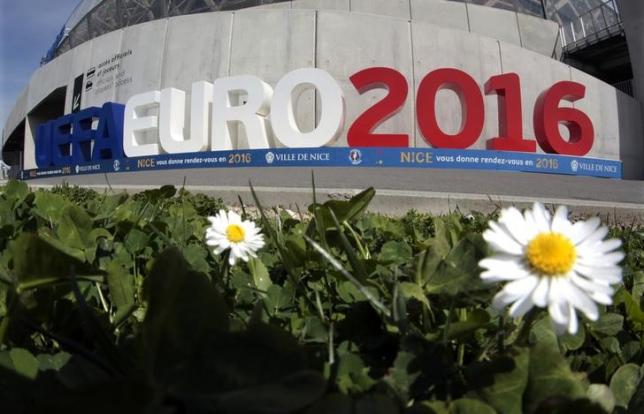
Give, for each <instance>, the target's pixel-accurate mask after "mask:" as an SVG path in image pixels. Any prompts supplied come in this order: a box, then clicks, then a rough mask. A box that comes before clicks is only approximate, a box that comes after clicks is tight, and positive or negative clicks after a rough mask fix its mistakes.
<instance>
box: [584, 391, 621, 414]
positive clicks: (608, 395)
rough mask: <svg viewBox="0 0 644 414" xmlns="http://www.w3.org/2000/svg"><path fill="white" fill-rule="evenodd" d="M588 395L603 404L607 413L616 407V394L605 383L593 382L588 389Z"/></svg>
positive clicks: (590, 398)
mask: <svg viewBox="0 0 644 414" xmlns="http://www.w3.org/2000/svg"><path fill="white" fill-rule="evenodd" d="M586 397H588V399H589V400H590V401H593V402H595V403H597V404H599V405H601V407H602V408H603V409H604V410H605V411H606V412H607V413H612V412H613V410H614V409H615V396H614V395H613V392H612V391H611V389H610V388H608V386H606V385H605V384H591V385H590V386H589V387H588V390H587V391H586Z"/></svg>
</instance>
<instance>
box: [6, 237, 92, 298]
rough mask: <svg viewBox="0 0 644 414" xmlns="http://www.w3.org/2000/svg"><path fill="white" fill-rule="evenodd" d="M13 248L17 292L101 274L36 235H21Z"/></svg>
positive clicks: (12, 245) (13, 244)
mask: <svg viewBox="0 0 644 414" xmlns="http://www.w3.org/2000/svg"><path fill="white" fill-rule="evenodd" d="M10 248H11V251H12V252H13V266H14V268H13V270H14V273H15V274H16V276H17V278H18V281H17V282H18V284H17V286H16V288H17V289H18V291H21V290H26V289H32V288H35V287H38V286H41V285H46V284H50V283H56V282H59V281H60V280H61V279H68V278H69V277H70V275H71V273H72V272H74V273H75V274H76V275H78V276H81V275H96V274H98V273H99V272H98V271H95V270H93V269H92V268H91V267H90V266H89V265H87V264H86V263H83V262H81V261H80V260H78V259H76V258H74V257H71V256H69V255H67V254H65V253H63V252H62V251H60V250H58V249H56V248H55V247H53V246H52V245H51V244H49V243H47V242H45V241H44V240H42V239H41V238H39V237H38V236H36V235H33V234H29V233H23V234H21V235H20V236H18V238H17V239H16V240H15V241H14V242H13V243H12V244H11V247H10Z"/></svg>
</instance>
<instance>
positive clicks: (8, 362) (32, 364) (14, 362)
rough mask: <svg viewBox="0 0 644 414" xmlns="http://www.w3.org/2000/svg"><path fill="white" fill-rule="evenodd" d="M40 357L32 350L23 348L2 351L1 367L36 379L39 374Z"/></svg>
mask: <svg viewBox="0 0 644 414" xmlns="http://www.w3.org/2000/svg"><path fill="white" fill-rule="evenodd" d="M38 365H39V364H38V359H36V357H34V356H33V355H32V354H31V352H29V351H27V350H26V349H22V348H13V349H11V350H9V351H0V367H4V368H6V369H8V370H11V371H13V372H15V373H16V374H18V375H21V376H23V377H25V378H28V379H31V380H33V379H36V376H37V375H38Z"/></svg>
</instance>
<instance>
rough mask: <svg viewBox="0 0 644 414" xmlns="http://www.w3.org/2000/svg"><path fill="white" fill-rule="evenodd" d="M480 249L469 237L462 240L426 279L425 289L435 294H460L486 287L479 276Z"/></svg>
mask: <svg viewBox="0 0 644 414" xmlns="http://www.w3.org/2000/svg"><path fill="white" fill-rule="evenodd" d="M478 261H479V257H478V251H477V249H476V246H475V245H474V244H473V243H472V242H470V241H469V240H467V239H463V240H461V241H460V242H459V243H458V244H457V245H456V246H455V247H454V248H453V249H452V250H451V251H450V252H449V254H448V255H447V257H446V258H445V260H444V261H442V262H441V263H440V265H439V266H438V268H437V269H436V272H435V273H433V274H432V275H430V276H429V278H428V279H426V281H427V283H426V285H425V291H426V292H427V293H433V294H447V295H452V296H454V295H458V294H461V293H464V292H469V291H473V290H478V289H481V288H483V287H484V285H483V283H482V282H481V280H480V278H479V270H478Z"/></svg>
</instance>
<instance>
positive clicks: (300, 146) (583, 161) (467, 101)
mask: <svg viewBox="0 0 644 414" xmlns="http://www.w3.org/2000/svg"><path fill="white" fill-rule="evenodd" d="M350 82H351V83H352V84H353V86H354V87H355V88H356V90H357V91H358V92H359V93H360V94H364V93H366V92H367V91H369V90H372V89H384V90H386V91H387V93H386V95H385V96H384V98H382V99H381V100H380V101H379V102H377V103H375V104H374V105H373V106H371V107H370V108H368V109H367V110H366V111H365V112H364V113H362V114H361V115H359V116H358V117H357V118H356V119H355V120H354V121H353V122H352V123H351V125H349V126H348V128H347V126H346V125H345V124H346V119H345V116H346V108H345V100H344V96H343V92H342V89H341V87H340V85H339V84H338V82H337V81H336V80H335V79H334V78H333V77H332V76H331V75H330V74H329V73H327V72H325V71H324V70H321V69H317V68H304V69H297V70H295V71H292V72H290V73H288V74H286V75H285V76H284V77H283V78H282V79H281V80H279V82H278V83H277V84H276V86H275V88H274V89H273V88H272V87H271V86H270V85H268V84H267V83H265V82H264V81H263V80H261V79H260V78H258V77H256V76H251V75H243V76H231V77H225V78H220V79H217V80H215V81H214V82H213V83H210V82H205V81H201V82H195V83H193V84H192V88H191V98H190V103H189V105H190V107H189V110H190V120H189V125H186V119H185V114H186V104H187V103H186V93H185V92H184V91H182V90H179V89H175V88H167V89H163V90H160V91H159V90H155V91H150V92H146V93H142V94H138V95H135V96H132V97H131V98H130V99H129V100H128V101H127V103H126V105H125V106H123V105H120V104H116V103H106V104H105V105H103V107H102V108H97V107H90V108H86V109H83V110H80V111H78V112H75V113H72V114H69V115H66V116H63V117H61V118H59V119H57V120H54V121H50V122H47V123H45V124H43V125H41V126H40V127H39V128H38V131H37V135H36V142H35V144H36V163H37V166H38V168H39V170H43V173H47V172H49V171H62V172H63V173H64V172H69V171H71V169H70V168H68V167H69V166H74V165H76V168H74V171H75V172H76V173H80V172H95V171H97V170H99V169H100V168H102V167H100V168H99V167H98V166H101V165H107V166H109V168H112V167H113V166H114V165H116V164H117V163H118V165H119V169H118V170H122V169H121V168H120V165H121V164H122V162H121V161H125V163H124V165H125V166H127V168H126V169H125V170H133V169H145V168H190V167H195V166H196V167H205V166H208V167H212V166H215V165H216V166H221V165H222V162H221V160H223V159H224V158H226V157H229V156H230V157H231V158H230V160H232V161H235V160H237V161H239V162H228V163H227V162H223V165H255V164H256V162H257V155H258V154H259V155H261V158H260V159H263V160H264V161H263V164H264V165H267V166H272V165H317V164H315V163H316V162H319V163H321V164H320V165H329V166H335V165H343V163H345V164H346V163H347V162H349V164H350V165H367V164H368V163H369V162H371V161H373V163H374V166H385V165H386V166H416V167H418V166H429V167H432V168H482V169H502V170H503V169H510V170H520V171H533V170H534V171H542V172H555V173H557V172H559V173H564V174H581V175H596V176H606V177H613V178H618V177H621V163H620V162H619V161H609V160H597V159H594V160H593V159H588V158H581V157H583V156H585V155H586V154H587V153H588V152H589V151H590V150H591V149H592V146H593V142H594V135H595V132H594V127H593V124H592V121H591V119H590V118H589V117H588V116H587V115H586V114H585V113H584V112H583V111H581V110H580V109H577V108H573V107H570V106H569V104H570V103H572V102H575V101H578V100H580V99H583V98H584V96H585V86H584V85H582V84H580V83H577V82H571V81H561V82H557V83H555V84H554V85H552V86H551V87H550V88H548V89H547V90H545V91H543V93H542V94H541V96H540V97H539V99H538V100H537V103H536V106H535V108H534V110H533V120H532V121H533V123H534V131H535V135H536V137H535V139H530V138H528V137H525V136H524V135H523V119H522V117H523V111H522V104H521V83H520V78H519V76H518V75H517V74H515V73H505V74H502V75H497V76H493V77H491V78H490V79H489V80H488V81H487V82H486V83H485V84H484V85H483V88H481V86H480V85H479V84H477V82H476V81H475V80H474V79H473V78H472V77H471V76H470V75H468V74H467V73H466V72H463V71H461V70H459V69H454V68H441V69H437V70H434V71H432V72H430V73H428V74H427V75H426V76H425V77H424V78H423V79H422V81H421V82H420V84H419V86H418V89H417V93H416V97H415V99H416V123H417V126H418V131H419V133H420V135H421V136H422V138H423V139H424V140H425V141H426V143H427V144H428V145H429V146H431V147H432V148H429V149H419V148H409V143H410V136H409V135H408V134H404V133H387V134H383V133H375V132H373V131H375V130H376V129H377V128H378V126H379V125H381V124H382V123H383V122H385V121H386V120H387V119H389V118H390V117H392V116H393V115H395V114H396V113H398V112H399V111H401V110H402V109H403V107H404V105H405V103H406V102H407V97H408V94H409V84H408V81H407V79H406V78H405V77H404V76H403V75H402V74H401V73H400V72H398V71H396V70H394V69H391V68H384V67H373V68H367V69H364V70H362V71H360V72H358V73H356V74H354V75H352V76H351V77H350ZM312 88H313V89H315V90H316V91H317V96H318V98H319V101H320V104H321V106H320V109H319V117H318V122H317V125H316V127H315V128H314V129H313V130H311V131H308V132H303V131H302V130H301V129H300V128H299V127H298V125H297V122H296V116H295V102H296V99H297V97H298V96H299V95H300V94H301V93H302V92H303V91H304V90H307V89H312ZM442 89H449V90H451V91H453V92H455V94H456V95H457V96H458V98H459V101H460V104H461V109H462V116H461V119H462V121H461V126H460V128H459V130H458V132H456V133H453V134H450V133H448V132H445V131H443V130H442V129H441V127H440V126H439V123H438V119H437V108H436V98H437V95H438V93H439V91H441V90H442ZM484 94H486V95H496V96H497V97H498V113H499V119H498V122H499V125H498V131H499V136H497V137H487V140H486V148H487V149H488V151H480V150H479V151H473V150H468V148H470V147H472V146H473V145H474V144H475V143H476V142H477V141H478V140H479V139H480V138H481V134H482V131H483V129H484V123H485V105H484ZM240 97H243V99H240ZM239 125H241V126H243V129H244V131H245V136H246V140H247V146H248V148H249V150H243V151H241V152H236V151H237V150H236V149H235V148H234V145H233V142H235V139H234V135H235V131H236V128H238V126H239ZM560 126H564V127H566V128H567V129H568V131H569V133H568V134H567V135H568V136H567V137H564V136H562V134H561V132H560ZM345 128H347V129H346V131H347V133H346V136H347V144H348V147H349V148H339V149H338V148H331V147H333V146H334V143H335V142H336V141H337V139H338V138H339V137H340V136H341V135H342V133H343V132H344V131H345ZM269 131H272V133H273V135H274V137H275V138H276V139H277V140H278V141H279V142H280V143H281V145H282V146H283V147H285V148H286V149H273V150H271V148H270V144H269V139H268V137H269ZM537 146H539V147H540V148H541V149H542V150H543V151H544V152H545V153H547V154H552V155H544V154H536V151H537ZM352 148H355V149H356V151H358V152H355V151H353V152H351V151H352V150H351V149H352ZM289 149H293V150H289ZM296 149H297V150H296ZM314 149H318V150H317V152H316V151H312V150H314ZM378 149H380V150H378ZM361 150H362V152H361ZM257 151H259V152H257ZM297 151H300V152H299V153H298V152H297ZM338 151H340V152H341V153H342V154H344V153H347V154H344V155H348V157H345V156H344V155H342V156H340V155H338V154H339V153H338ZM347 151H348V152H347ZM200 153H209V154H211V155H213V156H212V157H202V156H197V154H200ZM260 153H261V154H260ZM363 153H364V154H370V155H373V157H367V158H366V159H365V158H363V157H362V154H363ZM185 154H194V155H195V156H194V157H188V158H185V157H184V158H182V160H183V161H182V162H179V161H176V160H173V156H183V155H185ZM217 154H224V155H223V156H222V155H217ZM235 154H236V155H235ZM315 154H317V155H315ZM358 154H360V155H358ZM378 154H380V158H382V159H378V158H379V155H378ZM252 155H255V161H252V160H251V158H252ZM332 155H335V156H336V159H340V158H342V159H343V161H342V162H341V163H340V164H338V162H337V161H336V162H335V163H334V162H333V156H332ZM561 156H563V157H561ZM316 157H317V158H316ZM337 157H339V158H337ZM499 157H500V158H499ZM200 158H204V159H210V162H197V163H190V162H185V160H186V159H188V160H189V159H194V160H197V159H200ZM136 159H143V160H144V161H143V162H141V163H138V164H137V165H136V168H135V167H134V164H133V163H131V162H127V161H126V160H136ZM178 159H179V158H177V160H178ZM385 159H387V160H388V162H385ZM489 159H496V160H497V161H495V162H492V161H489ZM213 160H216V162H213ZM269 160H270V162H269ZM347 160H348V161H347ZM365 160H370V161H369V162H363V161H365ZM392 160H397V161H396V162H393V161H392ZM464 160H467V162H461V161H464ZM486 160H488V161H486ZM499 160H505V161H499ZM158 161H160V162H161V163H159V162H158ZM173 161H174V162H173ZM506 161H507V162H506ZM87 164H92V165H94V166H95V167H92V168H85V169H83V168H81V166H84V167H86V165H87ZM561 165H565V166H566V167H565V168H564V167H560V166H561ZM538 167H539V168H538ZM44 170H47V171H44ZM113 170H116V168H113ZM51 174H54V173H51ZM36 175H37V174H36ZM30 176H34V173H30V174H27V177H26V178H28V177H30Z"/></svg>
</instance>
